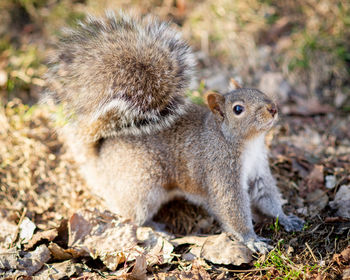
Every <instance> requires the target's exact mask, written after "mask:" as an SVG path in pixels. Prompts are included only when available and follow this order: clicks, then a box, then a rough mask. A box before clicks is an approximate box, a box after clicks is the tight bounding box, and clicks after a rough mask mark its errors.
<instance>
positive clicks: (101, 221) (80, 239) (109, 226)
mask: <svg viewBox="0 0 350 280" xmlns="http://www.w3.org/2000/svg"><path fill="white" fill-rule="evenodd" d="M68 230H69V240H68V246H69V247H70V248H72V249H74V250H75V251H76V252H78V253H79V254H81V255H85V256H89V255H90V256H91V257H92V258H94V259H95V258H100V259H101V260H102V262H103V263H104V264H105V265H106V266H107V267H108V268H109V269H110V270H115V269H116V268H117V266H118V264H119V263H121V262H124V261H126V260H134V259H135V257H136V256H137V255H139V254H140V251H141V252H142V248H140V247H138V246H137V242H138V240H137V238H136V226H135V225H134V224H133V223H131V222H129V221H128V220H125V219H122V218H121V217H119V216H117V215H114V214H112V213H110V212H108V211H105V212H99V211H98V210H96V209H95V210H93V211H90V210H82V211H79V212H77V213H75V214H73V215H72V217H71V218H70V220H69V223H68Z"/></svg>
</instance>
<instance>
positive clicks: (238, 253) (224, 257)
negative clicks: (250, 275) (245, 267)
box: [201, 233, 252, 266]
mask: <svg viewBox="0 0 350 280" xmlns="http://www.w3.org/2000/svg"><path fill="white" fill-rule="evenodd" d="M201 257H203V258H204V259H206V260H208V261H210V262H212V263H216V264H233V265H237V266H239V265H242V264H244V263H250V262H251V260H252V252H251V251H250V250H249V249H248V248H247V247H246V246H245V245H244V244H242V243H240V242H238V241H232V240H231V239H230V238H229V237H228V235H227V234H226V233H222V234H220V235H213V236H209V237H208V238H207V240H206V241H205V243H204V244H203V247H202V250H201Z"/></svg>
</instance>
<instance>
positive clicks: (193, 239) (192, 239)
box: [171, 235, 208, 246]
mask: <svg viewBox="0 0 350 280" xmlns="http://www.w3.org/2000/svg"><path fill="white" fill-rule="evenodd" d="M207 238H208V237H207V236H193V235H192V236H191V235H189V236H185V237H181V238H175V239H172V240H171V243H172V244H174V245H175V246H179V245H183V244H195V245H197V246H203V244H204V242H205V241H206V240H207Z"/></svg>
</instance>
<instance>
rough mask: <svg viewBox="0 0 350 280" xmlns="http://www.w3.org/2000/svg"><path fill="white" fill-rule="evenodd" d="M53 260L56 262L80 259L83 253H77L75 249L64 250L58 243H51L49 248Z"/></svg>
mask: <svg viewBox="0 0 350 280" xmlns="http://www.w3.org/2000/svg"><path fill="white" fill-rule="evenodd" d="M48 248H49V250H50V252H51V255H52V257H53V259H55V260H69V259H72V258H77V257H80V256H81V255H82V254H81V251H76V250H74V249H73V248H68V249H63V248H62V247H60V246H59V245H57V244H56V243H53V242H51V243H50V244H49V246H48Z"/></svg>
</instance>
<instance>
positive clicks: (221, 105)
mask: <svg viewBox="0 0 350 280" xmlns="http://www.w3.org/2000/svg"><path fill="white" fill-rule="evenodd" d="M207 103H208V107H209V109H210V110H211V111H212V112H213V114H214V115H215V116H217V117H218V118H219V119H220V120H221V121H223V120H224V117H225V114H224V112H225V97H223V96H222V95H221V94H218V93H216V92H209V93H208V94H207Z"/></svg>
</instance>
